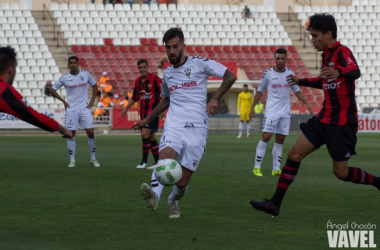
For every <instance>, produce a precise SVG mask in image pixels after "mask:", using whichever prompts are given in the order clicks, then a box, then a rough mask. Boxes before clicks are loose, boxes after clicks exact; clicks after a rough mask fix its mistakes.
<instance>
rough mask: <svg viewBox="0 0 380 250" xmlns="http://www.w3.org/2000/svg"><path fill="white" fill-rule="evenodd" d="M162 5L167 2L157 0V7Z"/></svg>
mask: <svg viewBox="0 0 380 250" xmlns="http://www.w3.org/2000/svg"><path fill="white" fill-rule="evenodd" d="M160 4H166V0H157V5H158V6H160Z"/></svg>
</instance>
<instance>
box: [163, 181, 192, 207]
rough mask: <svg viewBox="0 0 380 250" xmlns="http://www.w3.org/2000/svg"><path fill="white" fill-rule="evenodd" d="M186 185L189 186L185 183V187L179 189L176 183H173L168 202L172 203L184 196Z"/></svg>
mask: <svg viewBox="0 0 380 250" xmlns="http://www.w3.org/2000/svg"><path fill="white" fill-rule="evenodd" d="M188 187H189V185H187V186H186V187H184V188H182V189H179V188H178V187H177V185H174V186H173V190H172V193H171V194H170V195H169V198H168V203H170V204H173V203H174V202H175V201H177V200H179V199H181V198H182V197H183V196H185V194H186V192H187V188H188Z"/></svg>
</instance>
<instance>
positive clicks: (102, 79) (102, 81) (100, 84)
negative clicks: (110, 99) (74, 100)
mask: <svg viewBox="0 0 380 250" xmlns="http://www.w3.org/2000/svg"><path fill="white" fill-rule="evenodd" d="M109 80H110V78H109V77H108V74H107V72H103V76H102V77H100V80H99V81H98V82H97V84H98V89H100V90H99V91H98V93H97V96H99V97H100V96H101V90H102V89H103V88H105V87H106V86H107V83H106V82H107V81H109Z"/></svg>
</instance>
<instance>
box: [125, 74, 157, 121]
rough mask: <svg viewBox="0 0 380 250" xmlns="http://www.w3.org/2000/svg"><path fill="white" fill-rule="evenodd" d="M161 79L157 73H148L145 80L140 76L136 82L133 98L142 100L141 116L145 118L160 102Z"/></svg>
mask: <svg viewBox="0 0 380 250" xmlns="http://www.w3.org/2000/svg"><path fill="white" fill-rule="evenodd" d="M160 98H161V79H160V78H159V77H158V76H156V75H155V74H150V73H148V76H147V78H146V80H145V81H144V82H142V77H141V76H140V77H138V78H137V79H136V82H135V89H134V90H133V96H132V100H134V101H135V102H138V101H140V117H141V119H144V118H145V117H147V116H148V115H149V114H150V113H151V112H152V110H153V109H155V108H156V107H157V106H158V104H159V103H160Z"/></svg>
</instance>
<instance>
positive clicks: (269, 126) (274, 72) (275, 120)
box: [250, 48, 313, 177]
mask: <svg viewBox="0 0 380 250" xmlns="http://www.w3.org/2000/svg"><path fill="white" fill-rule="evenodd" d="M286 60H287V51H286V49H281V48H280V49H277V50H276V52H275V62H276V66H275V67H272V68H269V69H267V70H266V71H265V72H264V74H263V78H262V79H261V81H260V85H259V87H258V89H257V92H256V94H255V97H254V99H253V104H252V106H251V111H250V117H251V118H253V117H254V116H255V106H256V104H257V103H258V102H259V100H260V98H261V96H262V94H263V92H264V91H265V89H268V98H267V103H266V111H265V116H264V120H263V126H262V136H261V140H260V141H259V143H258V145H257V147H256V157H255V167H254V169H253V170H252V172H253V175H255V176H259V177H262V176H263V175H262V173H261V171H260V168H261V163H262V161H263V159H264V155H265V151H266V148H267V144H268V142H269V140H270V139H271V137H272V134H275V135H276V138H275V143H274V146H273V150H272V156H273V165H272V166H273V169H272V176H276V175H280V174H281V169H280V164H281V158H282V146H283V144H284V141H285V137H286V136H287V135H289V129H290V101H289V91H290V88H291V89H292V90H293V92H294V93H295V95H296V96H297V98H298V99H300V100H301V101H302V102H303V103H305V104H306V107H307V109H308V110H309V112H310V114H312V113H313V110H312V107H311V105H310V103H309V102H308V101H307V100H306V98H305V96H304V95H303V94H302V92H301V91H300V89H299V87H298V86H297V85H292V86H290V84H288V83H287V81H286V76H287V75H290V74H292V75H294V72H293V70H291V69H288V68H286V67H285V65H286Z"/></svg>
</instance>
